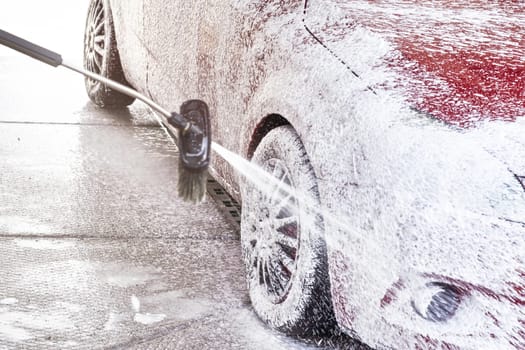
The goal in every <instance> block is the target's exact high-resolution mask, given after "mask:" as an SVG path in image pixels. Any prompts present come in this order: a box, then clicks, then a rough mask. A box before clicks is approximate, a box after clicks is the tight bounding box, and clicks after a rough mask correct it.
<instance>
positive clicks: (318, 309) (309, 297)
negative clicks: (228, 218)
mask: <svg viewBox="0 0 525 350" xmlns="http://www.w3.org/2000/svg"><path fill="white" fill-rule="evenodd" d="M252 162H253V163H255V164H256V165H257V166H259V167H260V168H261V169H262V170H264V171H266V172H267V173H269V174H272V176H273V177H274V178H275V181H272V182H268V183H265V184H264V186H255V185H254V184H252V183H251V182H250V180H249V179H246V180H245V182H244V183H243V192H242V221H241V241H242V249H243V255H244V260H245V265H246V269H247V279H248V288H249V293H250V297H251V300H252V305H253V307H254V309H255V311H256V312H257V314H258V315H259V317H260V318H261V319H262V320H263V321H265V322H266V323H268V324H269V325H271V326H272V327H274V328H276V329H278V330H280V331H284V332H286V333H289V334H296V335H308V334H310V335H311V334H318V333H324V332H325V331H327V330H329V329H331V328H332V327H333V326H334V317H333V310H332V303H331V298H330V284H329V278H328V271H327V260H326V244H325V240H324V236H323V224H322V218H321V215H320V213H319V209H318V208H319V194H318V190H317V184H316V178H315V175H314V172H313V169H312V167H311V165H310V161H309V159H308V156H307V154H306V151H305V149H304V146H303V144H302V142H301V140H300V138H299V136H298V135H297V133H296V132H295V131H294V129H293V128H291V127H290V126H281V127H278V128H276V129H274V130H272V131H270V132H269V133H268V134H267V135H266V136H265V138H264V139H263V140H262V141H261V143H260V145H259V146H258V147H257V149H256V151H255V153H254V156H253V158H252Z"/></svg>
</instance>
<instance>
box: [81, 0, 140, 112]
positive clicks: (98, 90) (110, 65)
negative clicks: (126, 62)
mask: <svg viewBox="0 0 525 350" xmlns="http://www.w3.org/2000/svg"><path fill="white" fill-rule="evenodd" d="M84 68H85V69H86V70H88V71H91V72H93V73H96V74H99V75H102V76H103V77H106V78H108V79H111V80H114V81H116V82H118V83H121V84H124V85H129V84H128V82H127V81H126V78H125V77H124V72H123V70H122V65H121V62H120V56H119V52H118V50H117V42H116V40H115V30H114V27H113V17H112V15H111V9H110V7H109V0H92V1H91V2H90V5H89V10H88V16H87V20H86V30H85V34H84ZM85 83H86V91H87V94H88V96H89V98H90V99H91V100H92V101H93V102H94V103H95V104H97V105H99V106H101V107H124V106H127V105H129V104H131V103H132V102H133V101H134V100H135V99H134V98H132V97H129V96H127V95H124V94H122V93H120V92H118V91H115V90H113V89H111V88H109V87H107V86H106V85H104V84H102V83H101V82H99V81H96V80H94V79H91V78H89V77H86V79H85Z"/></svg>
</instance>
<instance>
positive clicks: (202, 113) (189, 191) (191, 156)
mask: <svg viewBox="0 0 525 350" xmlns="http://www.w3.org/2000/svg"><path fill="white" fill-rule="evenodd" d="M0 44H2V45H5V46H7V47H10V48H11V49H13V50H16V51H19V52H21V53H23V54H25V55H27V56H30V57H32V58H34V59H37V60H39V61H42V62H44V63H47V64H49V65H51V66H53V67H58V66H63V67H65V68H68V69H70V70H72V71H75V72H77V73H80V74H82V75H84V76H86V77H89V78H91V79H93V80H96V81H99V82H101V83H103V84H105V85H106V86H109V87H110V88H112V89H114V90H116V91H119V92H121V93H123V94H125V95H128V96H131V97H134V98H136V99H138V100H141V101H142V102H144V103H146V104H147V105H148V106H150V107H151V108H153V109H154V110H156V111H157V112H159V113H160V114H162V115H163V116H164V117H166V119H167V121H168V123H169V124H170V125H172V126H174V127H175V128H177V129H178V130H179V135H178V136H179V137H178V142H177V145H178V147H179V152H180V156H179V182H178V184H177V188H178V192H179V196H180V197H182V199H184V200H185V201H189V202H193V203H198V202H201V201H202V200H203V199H204V196H205V194H206V179H207V171H206V170H207V169H208V166H209V164H210V155H211V152H210V147H211V130H210V121H209V118H210V117H209V110H208V106H207V105H206V103H204V102H203V101H201V100H189V101H186V102H184V103H183V104H182V105H181V107H180V114H179V113H176V112H171V113H170V112H168V111H167V110H166V109H164V108H162V107H161V106H159V105H158V104H157V103H155V102H154V101H152V100H151V99H149V98H148V97H146V96H144V95H142V94H140V93H138V92H137V91H135V90H133V89H131V88H130V87H128V86H125V85H122V84H119V83H117V82H115V81H113V80H111V79H108V78H106V77H103V76H101V75H99V74H96V73H93V72H90V71H88V70H85V69H82V68H78V67H75V66H74V65H71V64H68V63H66V62H64V61H63V60H62V56H60V55H59V54H57V53H55V52H53V51H50V50H48V49H46V48H43V47H41V46H38V45H36V44H33V43H31V42H29V41H27V40H25V39H22V38H20V37H17V36H15V35H13V34H10V33H8V32H5V31H3V30H1V29H0Z"/></svg>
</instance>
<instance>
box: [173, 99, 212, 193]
mask: <svg viewBox="0 0 525 350" xmlns="http://www.w3.org/2000/svg"><path fill="white" fill-rule="evenodd" d="M180 114H181V115H182V116H183V117H184V119H186V120H187V121H188V122H190V123H191V125H192V127H189V128H185V129H183V130H181V132H180V133H179V152H180V160H179V183H178V191H179V196H180V197H182V199H184V200H185V201H189V202H193V203H198V202H201V201H202V200H204V197H205V195H206V180H207V170H208V166H209V164H210V155H211V131H210V120H209V119H210V116H209V110H208V106H207V105H206V103H204V102H203V101H201V100H189V101H186V102H184V103H183V104H182V106H181V107H180Z"/></svg>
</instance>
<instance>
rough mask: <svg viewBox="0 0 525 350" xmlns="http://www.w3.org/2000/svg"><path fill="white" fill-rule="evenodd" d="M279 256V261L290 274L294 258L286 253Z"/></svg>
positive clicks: (293, 265)
mask: <svg viewBox="0 0 525 350" xmlns="http://www.w3.org/2000/svg"><path fill="white" fill-rule="evenodd" d="M280 258H281V263H282V265H283V267H284V268H285V269H286V270H288V271H287V272H288V273H289V274H290V275H291V274H292V271H293V269H294V267H295V260H293V259H291V258H290V257H289V256H288V255H286V254H281V256H280Z"/></svg>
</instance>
